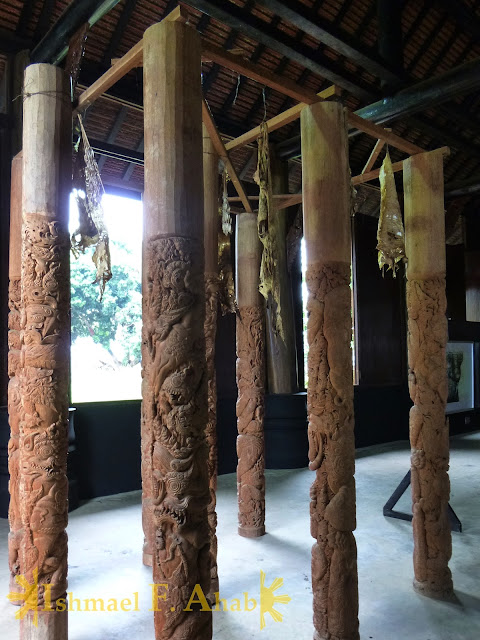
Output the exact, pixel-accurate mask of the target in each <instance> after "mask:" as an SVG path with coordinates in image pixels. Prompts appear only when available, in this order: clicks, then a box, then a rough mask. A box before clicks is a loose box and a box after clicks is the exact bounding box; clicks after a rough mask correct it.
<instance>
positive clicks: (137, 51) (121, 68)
mask: <svg viewBox="0 0 480 640" xmlns="http://www.w3.org/2000/svg"><path fill="white" fill-rule="evenodd" d="M142 58H143V40H140V42H137V44H136V45H135V46H134V47H132V48H131V49H130V51H128V52H127V53H126V54H125V55H124V56H123V57H121V58H120V59H119V60H118V61H117V62H116V63H115V64H114V65H113V67H111V68H110V69H109V70H108V71H106V72H105V73H104V74H103V75H102V76H100V78H98V80H96V81H95V82H94V83H93V84H92V85H90V86H89V87H88V89H85V91H84V92H83V93H82V94H81V95H80V97H79V98H78V104H77V106H76V108H75V110H74V112H73V117H75V116H77V115H78V114H79V113H81V112H82V111H84V110H85V109H86V108H87V107H89V106H90V105H91V104H93V103H94V102H95V100H96V99H97V98H99V97H100V96H101V95H102V94H103V93H105V92H106V91H108V90H109V89H110V87H112V86H113V85H114V84H115V83H116V82H118V81H119V80H121V79H122V78H123V76H124V75H126V74H127V73H128V72H129V71H131V70H132V69H135V67H138V66H140V65H141V64H142Z"/></svg>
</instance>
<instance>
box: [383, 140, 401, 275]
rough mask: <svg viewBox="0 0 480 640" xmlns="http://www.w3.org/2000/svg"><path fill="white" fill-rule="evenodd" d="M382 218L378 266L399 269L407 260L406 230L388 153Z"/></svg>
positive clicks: (385, 161)
mask: <svg viewBox="0 0 480 640" xmlns="http://www.w3.org/2000/svg"><path fill="white" fill-rule="evenodd" d="M380 189H381V202H380V218H379V221H378V230H377V241H378V244H377V249H378V266H379V267H380V269H381V270H382V272H383V269H384V267H385V266H386V267H387V271H388V270H389V269H391V270H392V271H393V277H395V272H396V270H397V269H398V262H400V261H401V260H403V261H405V232H404V230H403V222H402V212H401V211H400V204H399V202H398V196H397V190H396V187H395V178H394V175H393V169H392V161H391V160H390V155H389V154H388V153H387V155H386V156H385V159H384V161H383V164H382V167H381V169H380Z"/></svg>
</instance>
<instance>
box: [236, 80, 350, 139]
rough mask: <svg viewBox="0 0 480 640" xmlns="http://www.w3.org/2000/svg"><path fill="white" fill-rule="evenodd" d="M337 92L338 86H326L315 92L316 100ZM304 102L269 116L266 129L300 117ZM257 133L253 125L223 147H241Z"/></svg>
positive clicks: (280, 125)
mask: <svg viewBox="0 0 480 640" xmlns="http://www.w3.org/2000/svg"><path fill="white" fill-rule="evenodd" d="M337 94H338V88H337V87H336V86H335V85H332V86H331V87H328V88H327V89H324V90H323V91H320V93H317V94H316V98H317V102H319V101H320V100H327V99H328V98H331V97H332V96H334V95H337ZM306 104H307V103H305V102H301V103H300V104H296V105H295V106H293V107H291V108H290V109H287V110H286V111H284V112H283V113H279V114H278V115H277V116H275V117H273V118H270V120H267V122H266V125H267V128H268V131H269V132H271V131H275V130H276V129H280V127H284V126H285V125H287V124H289V123H290V122H293V121H294V120H297V119H298V118H299V117H300V113H301V112H302V109H303V107H305V106H306ZM259 135H260V126H258V127H255V128H254V129H251V130H250V131H247V132H246V133H244V134H242V135H241V136H239V137H238V138H235V139H234V140H230V142H227V144H226V145H225V148H226V149H227V151H230V150H231V149H236V148H237V147H241V146H243V145H246V144H249V143H250V142H253V141H254V140H256V139H257V138H258V136H259Z"/></svg>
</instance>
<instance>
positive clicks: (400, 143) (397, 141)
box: [348, 112, 425, 156]
mask: <svg viewBox="0 0 480 640" xmlns="http://www.w3.org/2000/svg"><path fill="white" fill-rule="evenodd" d="M348 123H349V125H350V126H351V127H354V128H355V129H359V130H360V131H363V132H364V133H366V134H367V135H369V136H372V138H377V139H381V140H385V142H388V144H390V145H391V146H392V147H395V148H396V149H399V150H400V151H404V152H405V153H408V154H409V155H412V156H414V155H415V154H417V153H423V152H424V151H425V149H422V148H421V147H418V146H417V145H416V144H413V142H408V140H404V139H403V138H400V136H397V135H396V134H395V133H392V132H391V131H389V130H387V129H384V128H383V127H381V126H380V125H378V124H374V123H373V122H370V121H369V120H364V119H363V118H361V117H360V116H357V114H356V113H352V112H349V114H348Z"/></svg>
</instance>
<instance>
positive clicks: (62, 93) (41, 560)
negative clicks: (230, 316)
mask: <svg viewBox="0 0 480 640" xmlns="http://www.w3.org/2000/svg"><path fill="white" fill-rule="evenodd" d="M71 118H72V116H71V106H70V98H69V83H68V82H67V78H66V76H65V75H64V73H63V71H62V70H61V69H59V68H57V67H54V66H52V65H48V64H34V65H31V66H29V67H27V69H26V70H25V83H24V94H23V169H22V173H23V184H22V199H23V207H22V209H23V229H22V286H21V291H22V293H21V307H22V330H23V345H22V368H21V370H20V381H21V382H20V394H21V402H22V422H21V425H20V469H21V472H20V489H19V499H20V509H21V514H22V525H23V539H22V543H21V570H22V573H23V575H24V576H25V577H26V579H27V580H28V581H29V582H30V583H31V584H33V583H34V582H35V581H36V580H37V579H38V583H39V589H38V606H39V607H40V609H45V608H47V609H48V608H49V607H48V603H49V601H50V602H51V608H50V610H49V611H42V612H40V613H39V618H38V627H37V626H36V625H35V622H36V620H35V615H34V612H32V611H30V612H29V613H28V614H27V615H26V616H25V617H24V618H23V620H22V621H21V623H20V637H21V638H22V639H24V640H27V639H28V640H40V639H41V640H66V638H67V612H66V611H65V612H60V611H56V610H55V609H56V601H57V600H58V599H59V598H64V597H65V596H66V590H67V534H66V531H65V529H66V526H67V519H68V481H67V450H68V404H69V377H70V376H69V374H70V371H69V369H70V265H69V260H70V237H69V233H68V207H69V193H70V188H71ZM37 572H38V578H37ZM47 584H49V585H51V586H50V587H49V588H47V587H46V586H45V585H47Z"/></svg>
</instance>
